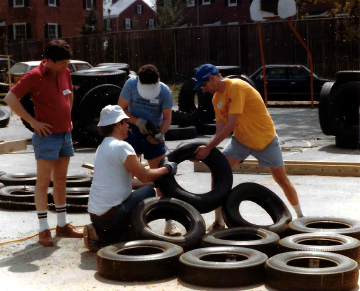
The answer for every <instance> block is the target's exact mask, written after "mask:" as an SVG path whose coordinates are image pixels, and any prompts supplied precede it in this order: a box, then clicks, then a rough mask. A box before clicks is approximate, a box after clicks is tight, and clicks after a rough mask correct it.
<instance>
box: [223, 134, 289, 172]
mask: <svg viewBox="0 0 360 291" xmlns="http://www.w3.org/2000/svg"><path fill="white" fill-rule="evenodd" d="M222 153H223V154H224V155H225V156H227V157H231V158H235V159H238V160H241V161H244V160H245V159H246V158H247V157H248V156H250V155H252V156H253V157H255V158H256V159H257V160H258V161H259V165H260V166H263V167H269V168H277V167H280V166H282V165H283V164H284V161H283V157H282V153H281V148H280V144H279V139H278V136H277V135H275V138H274V139H273V140H272V141H271V142H270V143H269V144H268V145H267V146H266V147H265V148H263V149H262V150H253V149H251V148H249V147H247V146H246V145H243V144H242V143H241V142H239V141H238V140H237V139H236V137H234V136H232V137H231V140H230V141H229V142H228V144H227V145H226V146H225V148H224V149H223V151H222Z"/></svg>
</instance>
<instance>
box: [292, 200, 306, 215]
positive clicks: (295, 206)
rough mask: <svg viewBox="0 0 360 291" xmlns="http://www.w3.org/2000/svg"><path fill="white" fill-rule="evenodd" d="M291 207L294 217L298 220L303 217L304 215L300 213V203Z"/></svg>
mask: <svg viewBox="0 0 360 291" xmlns="http://www.w3.org/2000/svg"><path fill="white" fill-rule="evenodd" d="M292 207H293V208H294V210H295V212H296V215H297V217H298V218H301V217H303V216H304V214H303V213H302V211H301V207H300V203H298V204H296V205H292Z"/></svg>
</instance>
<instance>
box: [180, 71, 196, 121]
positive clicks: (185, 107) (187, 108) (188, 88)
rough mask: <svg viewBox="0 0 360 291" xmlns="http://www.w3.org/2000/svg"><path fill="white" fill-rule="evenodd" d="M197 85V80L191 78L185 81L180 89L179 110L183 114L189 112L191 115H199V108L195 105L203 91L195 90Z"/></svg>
mask: <svg viewBox="0 0 360 291" xmlns="http://www.w3.org/2000/svg"><path fill="white" fill-rule="evenodd" d="M195 85H196V79H195V78H191V79H188V80H187V81H185V83H184V84H183V85H182V87H181V88H180V92H179V97H178V105H179V110H180V111H183V112H188V113H191V114H195V113H197V107H196V105H195V96H196V95H198V93H199V92H201V89H197V90H194V87H195Z"/></svg>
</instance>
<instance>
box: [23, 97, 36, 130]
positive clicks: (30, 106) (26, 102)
mask: <svg viewBox="0 0 360 291" xmlns="http://www.w3.org/2000/svg"><path fill="white" fill-rule="evenodd" d="M20 103H21V105H22V106H23V107H24V108H25V110H26V111H27V112H28V113H29V114H30V115H31V116H32V117H35V109H34V103H33V102H32V100H31V95H30V93H27V94H26V95H25V96H24V97H23V98H21V99H20ZM21 121H22V123H23V124H24V126H25V127H26V128H27V129H28V130H30V131H31V132H34V129H33V128H32V127H31V125H30V124H29V123H28V122H27V121H25V120H24V119H22V118H21Z"/></svg>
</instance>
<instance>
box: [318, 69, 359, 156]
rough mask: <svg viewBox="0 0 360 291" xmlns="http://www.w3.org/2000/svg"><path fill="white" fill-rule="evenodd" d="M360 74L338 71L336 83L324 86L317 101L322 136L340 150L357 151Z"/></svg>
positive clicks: (328, 83) (357, 72)
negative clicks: (327, 136)
mask: <svg viewBox="0 0 360 291" xmlns="http://www.w3.org/2000/svg"><path fill="white" fill-rule="evenodd" d="M359 108H360V71H340V72H338V73H337V74H336V80H335V82H327V83H325V84H324V86H323V88H322V90H321V92H320V99H319V121H320V126H321V129H322V131H323V133H324V134H325V135H334V136H335V144H336V146H337V147H340V148H347V149H358V148H359V144H360V134H359V130H360V128H359V118H360V117H359Z"/></svg>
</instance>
